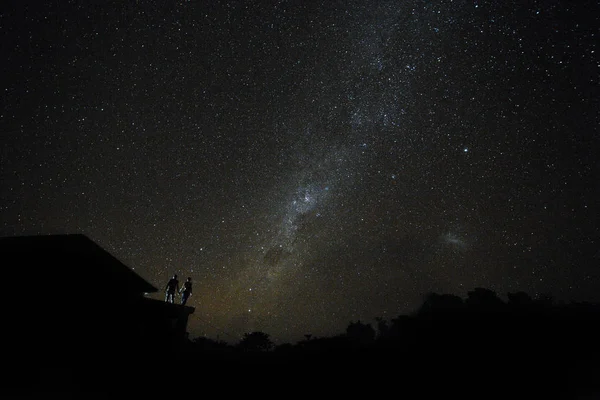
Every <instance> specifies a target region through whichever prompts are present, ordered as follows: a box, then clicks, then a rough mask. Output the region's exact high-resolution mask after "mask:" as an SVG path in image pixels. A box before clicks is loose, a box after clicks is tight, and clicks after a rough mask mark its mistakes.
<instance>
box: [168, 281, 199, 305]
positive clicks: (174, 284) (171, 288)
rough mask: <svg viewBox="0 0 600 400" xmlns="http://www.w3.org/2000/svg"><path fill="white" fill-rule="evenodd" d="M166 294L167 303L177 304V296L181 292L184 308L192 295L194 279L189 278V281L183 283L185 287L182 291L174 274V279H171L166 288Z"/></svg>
mask: <svg viewBox="0 0 600 400" xmlns="http://www.w3.org/2000/svg"><path fill="white" fill-rule="evenodd" d="M165 292H166V296H165V301H166V302H167V303H175V294H177V292H179V293H180V294H181V305H182V306H184V305H185V303H187V301H188V299H189V298H190V296H191V295H192V278H187V281H185V282H184V283H183V286H182V287H181V289H180V288H179V280H178V279H177V274H173V277H172V278H171V279H169V282H168V283H167V286H166V287H165Z"/></svg>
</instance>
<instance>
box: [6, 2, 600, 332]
mask: <svg viewBox="0 0 600 400" xmlns="http://www.w3.org/2000/svg"><path fill="white" fill-rule="evenodd" d="M164 3H167V2H162V1H141V2H133V1H86V2H79V1H52V2H49V1H47V2H28V1H7V2H3V5H2V6H1V13H0V33H1V39H2V47H1V52H2V60H3V61H2V63H1V67H0V68H1V69H2V73H1V77H0V79H1V96H0V99H1V103H0V113H1V115H0V132H1V135H2V136H1V153H0V157H1V159H0V162H1V164H0V179H1V187H0V216H1V219H0V221H1V228H0V230H1V232H0V233H1V235H2V236H11V235H32V234H58V233H83V234H85V235H87V236H88V237H90V238H91V239H92V240H94V241H96V242H97V243H98V244H99V245H101V246H102V247H104V248H105V249H106V250H107V251H109V252H110V253H111V254H113V255H114V256H116V257H117V258H118V259H119V260H121V261H122V262H124V263H125V264H126V265H128V266H129V267H130V268H133V269H134V270H135V271H136V272H137V273H138V274H139V275H141V276H142V277H143V278H145V279H147V280H148V281H149V282H150V283H152V284H153V285H155V286H156V287H158V288H159V289H161V290H162V289H163V288H164V285H165V284H166V282H167V280H168V278H169V277H170V276H171V275H172V274H173V273H177V274H178V275H179V277H180V278H181V280H182V281H183V280H184V279H185V278H186V277H188V276H190V277H192V279H193V282H194V296H193V297H192V298H191V300H190V302H189V303H188V304H189V305H191V306H193V307H195V308H196V311H195V313H194V314H193V315H192V316H191V317H190V321H189V325H188V330H189V331H190V336H191V337H197V336H200V335H207V336H208V337H210V338H219V339H220V340H225V341H229V342H232V343H235V342H237V341H239V338H240V337H241V335H243V333H245V332H251V331H263V332H266V333H268V334H270V335H271V338H272V339H273V340H274V341H276V343H281V342H286V341H290V342H294V341H297V340H299V339H302V338H303V336H304V334H309V333H310V334H313V336H329V335H335V334H338V333H343V332H344V331H345V329H346V327H347V326H348V323H349V322H350V321H356V320H361V322H367V323H373V322H374V319H375V317H382V318H385V319H391V318H394V317H397V316H398V315H400V314H405V313H409V312H411V311H413V310H414V309H415V308H416V307H418V306H419V305H420V304H421V303H422V300H423V296H424V295H425V294H426V293H428V292H438V293H452V294H456V295H459V296H461V297H465V296H466V294H467V292H468V291H469V290H472V289H473V288H475V287H485V288H489V289H492V290H494V291H496V292H497V293H498V294H499V295H500V296H501V297H502V296H505V295H506V293H507V292H515V291H525V292H527V293H529V294H530V295H532V296H536V295H538V294H543V293H551V294H552V295H554V297H555V298H556V299H562V300H564V301H571V300H576V301H584V300H586V301H600V251H599V250H600V224H599V221H600V218H599V214H598V206H599V205H600V202H599V198H600V163H599V158H598V154H599V153H598V151H599V150H600V137H599V132H598V122H599V116H600V114H599V111H600V108H599V102H598V99H599V95H600V91H599V90H598V88H599V85H598V77H599V73H600V58H599V57H598V56H599V55H600V49H598V45H597V43H598V41H599V32H600V30H599V27H600V23H599V18H600V17H599V16H600V12H599V11H600V6H599V4H598V2H597V1H583V0H582V1H557V0H543V1H542V0H540V1H535V0H532V1H500V0H497V1H483V0H479V1H477V0H475V1H473V0H471V1H456V0H455V1H452V0H445V1H416V0H412V1H408V0H407V1H385V0H380V1H375V0H365V1H358V0H349V1H320V2H317V1H292V0H290V1H278V2H276V1H273V2H251V1H229V2H226V1H180V2H177V3H171V2H169V4H168V5H167V4H164ZM23 276H24V279H25V277H26V276H27V271H23ZM51 295H52V293H51V292H49V293H46V294H44V296H51ZM88 295H89V296H109V295H110V288H109V287H107V288H106V292H104V293H90V294H88ZM77 296H78V297H79V295H77ZM151 297H153V298H157V299H162V298H163V293H162V291H161V292H159V293H158V294H153V295H151ZM84 298H85V296H84ZM40 301H43V297H41V298H40Z"/></svg>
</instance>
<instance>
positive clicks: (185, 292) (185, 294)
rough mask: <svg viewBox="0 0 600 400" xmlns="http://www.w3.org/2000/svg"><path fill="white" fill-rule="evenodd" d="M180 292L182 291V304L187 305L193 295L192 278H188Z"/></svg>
mask: <svg viewBox="0 0 600 400" xmlns="http://www.w3.org/2000/svg"><path fill="white" fill-rule="evenodd" d="M179 293H181V305H182V306H185V303H186V302H187V301H188V299H189V298H190V296H191V295H192V278H187V280H186V281H185V282H183V287H182V288H181V290H180V291H179Z"/></svg>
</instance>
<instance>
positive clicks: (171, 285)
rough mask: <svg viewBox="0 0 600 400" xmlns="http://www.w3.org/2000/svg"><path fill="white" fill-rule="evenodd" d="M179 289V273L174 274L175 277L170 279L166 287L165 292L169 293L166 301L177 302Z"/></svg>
mask: <svg viewBox="0 0 600 400" xmlns="http://www.w3.org/2000/svg"><path fill="white" fill-rule="evenodd" d="M178 291H179V280H178V279H177V274H173V277H172V278H171V279H169V282H168V283H167V286H166V287H165V292H167V295H166V296H165V301H166V302H167V303H175V294H176V293H177V292H178Z"/></svg>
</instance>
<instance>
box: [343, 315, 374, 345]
mask: <svg viewBox="0 0 600 400" xmlns="http://www.w3.org/2000/svg"><path fill="white" fill-rule="evenodd" d="M346 336H347V337H348V339H350V340H352V341H353V342H354V343H358V344H370V343H372V342H373V341H374V340H375V329H373V327H372V326H371V324H363V323H361V322H360V320H359V321H357V322H350V325H348V327H347V328H346Z"/></svg>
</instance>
